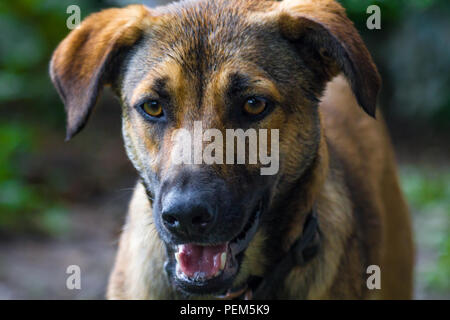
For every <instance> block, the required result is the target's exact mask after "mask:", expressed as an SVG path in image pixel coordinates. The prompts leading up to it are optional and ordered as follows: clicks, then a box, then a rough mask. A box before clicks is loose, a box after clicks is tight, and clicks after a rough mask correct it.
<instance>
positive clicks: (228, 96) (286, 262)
mask: <svg viewBox="0 0 450 320" xmlns="http://www.w3.org/2000/svg"><path fill="white" fill-rule="evenodd" d="M50 73H51V77H52V80H53V82H54V84H55V86H56V88H57V90H58V92H59V94H60V95H61V97H62V99H63V101H64V103H65V106H66V111H67V114H68V129H67V137H68V138H71V137H72V136H73V135H75V134H76V133H77V132H78V131H79V130H80V129H81V128H82V127H83V126H84V124H85V123H86V121H87V118H88V116H89V114H90V112H91V110H92V108H93V106H94V104H95V102H96V99H97V96H98V95H99V92H100V91H101V89H102V87H103V86H104V85H111V87H112V88H113V90H114V91H115V92H116V94H117V95H118V97H119V98H120V100H121V102H122V105H123V135H124V139H125V145H126V150H127V153H128V156H129V157H130V159H131V161H132V162H133V165H134V166H135V167H136V169H137V171H138V173H139V175H140V177H141V180H140V182H139V183H138V185H137V186H136V189H135V192H134V196H133V199H132V201H131V204H130V209H129V212H128V219H127V223H126V226H125V228H124V231H123V234H122V237H121V240H120V247H119V252H118V256H117V260H116V264H115V267H114V270H113V272H112V275H111V279H110V283H109V288H108V297H109V298H112V299H159V298H179V297H187V296H188V297H192V298H196V297H218V296H219V297H225V298H233V297H247V298H249V297H250V295H251V294H252V293H253V294H255V296H256V297H257V298H294V299H300V298H308V299H336V298H337V299H361V298H364V299H366V298H383V299H386V298H395V299H397V298H402V299H403V298H410V297H411V295H412V266H413V245H412V240H411V226H410V220H409V214H408V210H407V206H406V204H405V201H404V199H403V196H402V194H401V191H400V188H399V184H398V179H397V174H396V167H395V163H394V155H393V151H392V147H391V144H390V141H389V137H388V134H387V132H386V129H385V126H384V124H383V122H382V120H381V117H380V116H377V118H378V120H375V119H374V118H372V117H370V116H369V115H371V116H375V105H376V98H377V94H378V91H379V88H380V77H379V75H378V72H377V69H376V67H375V65H374V63H373V61H372V59H371V56H370V54H369V52H368V51H367V49H366V47H365V46H364V44H363V42H362V40H361V38H360V37H359V35H358V33H357V31H356V30H355V28H354V27H353V25H352V23H351V22H350V21H349V20H348V19H347V17H346V15H345V11H344V9H343V8H342V7H341V6H340V5H339V4H337V3H336V2H335V1H332V0H314V1H313V0H303V1H302V0H284V1H282V2H278V1H259V0H234V1H232V0H217V1H210V0H192V1H183V2H180V3H175V4H172V5H168V6H166V7H159V8H156V9H149V8H147V7H145V6H142V5H135V6H129V7H126V8H123V9H109V10H104V11H102V12H100V13H97V14H93V15H92V16H90V17H88V18H87V19H86V20H85V21H84V22H83V23H82V24H81V25H80V26H79V27H78V28H77V29H76V30H74V31H72V32H71V33H70V34H69V35H68V36H67V38H66V39H65V40H64V41H63V42H62V43H61V44H60V45H59V47H58V48H57V50H56V51H55V53H54V55H53V58H52V61H51V66H50ZM341 73H342V74H343V75H340V74H341ZM359 107H361V108H362V109H361V108H359ZM364 111H365V112H364ZM367 114H369V115H367ZM195 121H201V124H202V126H203V128H204V129H205V128H208V129H215V130H216V131H214V132H215V133H217V132H218V133H224V134H225V132H226V129H239V128H241V129H242V130H249V129H258V130H259V129H269V130H275V129H276V130H278V131H276V132H277V133H278V136H275V134H274V133H272V132H275V131H270V135H269V136H267V137H266V138H267V141H268V145H270V154H271V155H273V154H275V153H277V151H278V153H277V156H278V157H277V160H278V161H279V163H278V170H277V171H276V172H275V174H268V175H263V174H261V170H260V169H261V168H263V165H262V163H257V164H251V163H249V162H248V161H247V162H245V163H242V162H238V164H232V163H234V156H233V157H232V159H231V160H232V162H231V163H229V162H228V161H227V163H226V164H221V163H220V162H214V163H211V164H205V163H203V164H195V165H192V164H179V163H175V162H174V158H173V154H174V149H176V147H179V144H178V142H174V140H173V139H172V138H173V134H174V132H175V130H176V129H180V128H184V129H185V130H187V131H186V132H193V131H194V130H195ZM246 132H249V131H246ZM210 138H211V137H210ZM247 138H248V140H247V142H244V145H245V146H246V147H248V148H249V149H248V150H251V149H250V147H251V146H250V142H249V141H250V137H249V136H247ZM232 139H233V143H234V137H232ZM244 139H245V136H244ZM260 139H262V138H261V136H260ZM276 139H279V140H276ZM272 142H276V143H278V144H272ZM202 143H203V142H202ZM227 143H228V141H227ZM202 146H203V145H202ZM219 146H223V148H216V149H214V152H212V153H211V154H212V156H217V155H220V154H221V152H223V153H225V151H224V150H225V146H224V145H219ZM274 146H276V147H277V148H278V150H276V148H274ZM260 148H261V146H260ZM231 150H232V151H235V150H236V149H234V147H233V148H232V149H231ZM254 150H256V149H254ZM251 156H252V154H251V152H249V154H248V155H247V156H245V159H244V160H249V158H250V157H251ZM241 160H242V159H241ZM246 163H247V164H246ZM371 265H376V266H379V268H380V270H381V274H380V276H381V289H379V288H378V289H377V288H375V289H373V288H372V289H369V287H368V285H367V283H368V281H367V280H368V278H369V276H370V274H368V273H367V270H368V267H369V266H371ZM369 270H371V269H370V268H369Z"/></svg>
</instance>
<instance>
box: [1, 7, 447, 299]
mask: <svg viewBox="0 0 450 320" xmlns="http://www.w3.org/2000/svg"><path fill="white" fill-rule="evenodd" d="M132 2H133V3H137V2H141V1H120V0H116V1H113V0H109V1H108V0H104V1H88V0H79V1H77V0H16V1H1V2H0V30H1V32H0V299H17V298H20V299H58V298H59V299H92V298H94V299H102V298H103V297H104V293H105V288H106V282H107V278H108V275H109V271H110V269H111V266H112V263H113V259H114V253H115V249H116V245H117V239H118V235H119V234H120V228H121V226H122V224H123V222H124V217H125V212H126V208H127V203H128V200H129V198H130V196H131V191H132V188H133V186H134V183H135V181H136V174H135V172H134V169H133V168H132V166H131V164H130V163H129V161H128V160H127V158H126V156H125V152H124V148H123V145H122V140H121V133H120V122H121V120H120V107H119V105H118V102H117V101H116V100H115V99H114V97H112V94H111V93H110V92H109V91H107V90H106V92H105V94H103V97H102V98H101V99H100V101H99V104H98V106H97V108H96V111H95V112H94V114H93V116H92V118H91V121H90V124H89V125H88V126H87V128H86V129H85V130H84V131H83V132H82V133H81V134H80V135H79V136H77V137H76V138H75V139H74V140H72V141H70V142H69V143H65V142H64V134H65V133H64V130H65V129H64V126H65V115H64V109H63V105H62V103H61V101H60V99H59V97H58V96H57V94H56V91H55V90H54V88H53V86H52V84H51V82H50V79H49V76H48V62H49V59H50V56H51V54H52V51H53V50H54V48H55V47H56V45H57V44H58V43H59V42H60V41H61V40H62V39H63V38H64V37H65V36H66V35H67V33H68V32H69V30H68V29H67V27H66V20H67V18H68V17H69V14H67V13H66V9H67V7H68V6H69V5H72V4H76V5H78V6H79V7H80V9H81V16H82V18H85V17H86V16H87V15H88V14H89V13H91V12H94V11H98V10H100V9H102V8H107V7H111V6H122V5H125V4H128V3H132ZM164 2H166V1H147V2H146V3H148V4H149V5H150V6H154V5H155V4H157V3H158V4H161V3H164ZM340 2H341V3H342V4H343V5H344V6H345V7H346V9H347V13H348V15H349V16H350V18H351V19H352V20H353V21H354V22H355V24H356V26H357V28H358V29H359V30H360V32H361V34H362V36H363V38H364V40H365V41H366V44H367V46H368V48H369V50H370V52H371V53H372V55H373V56H374V59H375V61H376V63H377V65H378V68H379V70H380V73H381V75H382V77H383V89H382V94H381V99H380V107H381V108H382V110H383V111H384V114H385V116H386V119H387V122H388V125H389V128H390V131H391V134H392V139H393V142H394V145H395V148H396V153H397V159H398V164H399V172H400V178H401V183H402V187H403V190H404V192H405V194H406V197H407V199H408V202H409V205H410V208H411V212H412V217H413V221H414V230H415V240H416V245H417V259H416V260H417V261H416V274H415V277H416V289H415V291H416V292H415V298H417V299H432V298H442V299H450V232H449V231H450V219H449V218H450V161H449V160H450V148H449V145H450V143H449V141H450V2H449V1H447V0H389V1H388V0H386V1H375V0H373V1H368V0H341V1H340ZM371 4H377V5H378V6H379V7H380V8H381V30H368V29H367V27H366V19H367V18H368V17H369V14H367V13H366V9H367V7H368V6H369V5H371ZM72 264H76V265H79V266H80V268H81V279H82V280H81V290H68V289H67V288H66V278H67V274H66V268H67V267H68V266H69V265H72Z"/></svg>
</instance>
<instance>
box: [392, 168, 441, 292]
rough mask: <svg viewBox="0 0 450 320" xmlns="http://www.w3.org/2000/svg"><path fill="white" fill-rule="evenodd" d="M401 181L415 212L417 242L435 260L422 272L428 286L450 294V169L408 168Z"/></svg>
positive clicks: (403, 169) (402, 171)
mask: <svg viewBox="0 0 450 320" xmlns="http://www.w3.org/2000/svg"><path fill="white" fill-rule="evenodd" d="M401 181H402V186H403V190H404V192H405V194H406V197H407V199H408V202H409V203H410V204H411V205H412V207H413V209H414V211H415V212H414V220H415V229H416V240H417V242H418V243H420V245H421V246H423V247H424V249H425V250H428V251H429V252H430V255H434V256H435V262H434V263H431V264H428V265H427V266H426V268H424V269H423V270H419V273H421V275H423V277H421V278H424V279H425V284H424V285H425V286H429V287H432V288H434V289H436V290H440V291H446V292H450V168H448V167H444V168H443V169H442V168H428V169H425V168H420V169H419V168H417V167H412V166H409V167H405V168H402V170H401Z"/></svg>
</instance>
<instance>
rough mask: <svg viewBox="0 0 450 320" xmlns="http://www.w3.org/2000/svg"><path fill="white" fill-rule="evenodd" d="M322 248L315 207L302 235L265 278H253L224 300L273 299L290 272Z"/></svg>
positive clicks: (302, 264) (305, 262) (308, 217)
mask: <svg viewBox="0 0 450 320" xmlns="http://www.w3.org/2000/svg"><path fill="white" fill-rule="evenodd" d="M319 247H320V232H319V223H318V221H317V213H316V209H315V207H313V208H312V209H311V211H310V212H309V213H308V216H307V217H306V220H305V224H304V226H303V232H302V235H301V236H300V237H299V238H298V239H297V240H295V242H294V243H293V244H292V246H291V248H290V249H289V251H288V252H287V253H286V254H285V255H284V256H283V257H282V258H281V259H280V260H279V261H278V262H277V263H276V264H275V267H273V268H271V269H270V270H269V271H268V272H266V274H265V275H264V276H263V277H251V279H249V280H248V281H247V283H246V284H245V285H244V286H243V287H241V288H240V289H239V290H232V291H231V290H230V291H229V292H228V293H227V294H226V295H225V296H222V297H220V298H222V299H245V300H250V299H257V300H261V299H273V298H275V294H276V292H277V290H278V289H279V288H280V287H281V286H282V285H283V284H284V280H285V278H286V277H287V275H288V274H289V272H290V271H291V270H292V269H293V268H294V267H298V266H304V265H306V264H307V263H308V262H309V261H311V259H312V258H314V257H315V256H316V254H317V252H318V251H319Z"/></svg>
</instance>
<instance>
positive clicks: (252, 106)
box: [244, 97, 267, 116]
mask: <svg viewBox="0 0 450 320" xmlns="http://www.w3.org/2000/svg"><path fill="white" fill-rule="evenodd" d="M266 108H267V100H266V99H264V98H257V97H253V98H250V99H247V101H245V104H244V111H245V113H247V114H249V115H251V116H256V115H259V114H261V113H263V112H264V110H266Z"/></svg>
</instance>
